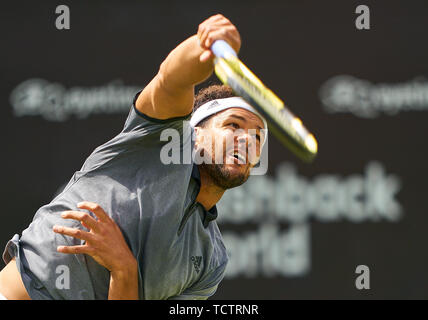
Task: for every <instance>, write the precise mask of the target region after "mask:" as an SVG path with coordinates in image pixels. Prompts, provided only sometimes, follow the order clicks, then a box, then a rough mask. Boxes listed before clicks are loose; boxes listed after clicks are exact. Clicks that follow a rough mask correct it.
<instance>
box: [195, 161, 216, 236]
mask: <svg viewBox="0 0 428 320" xmlns="http://www.w3.org/2000/svg"><path fill="white" fill-rule="evenodd" d="M192 178H193V179H194V180H195V181H196V182H197V184H198V189H200V188H201V174H200V173H199V168H198V165H196V164H193V168H192ZM198 192H199V190H198ZM200 206H201V208H202V211H200V213H201V219H202V224H203V225H204V227H205V228H206V227H208V225H209V223H210V222H211V221H213V220H215V219H216V218H217V215H218V213H217V206H216V205H214V206H213V207H212V208H211V209H209V210H208V211H207V210H205V208H204V206H203V205H202V204H200Z"/></svg>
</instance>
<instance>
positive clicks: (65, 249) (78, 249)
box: [56, 245, 92, 254]
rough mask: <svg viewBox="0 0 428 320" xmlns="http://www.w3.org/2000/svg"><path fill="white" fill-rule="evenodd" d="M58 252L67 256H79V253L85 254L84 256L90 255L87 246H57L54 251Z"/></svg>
mask: <svg viewBox="0 0 428 320" xmlns="http://www.w3.org/2000/svg"><path fill="white" fill-rule="evenodd" d="M56 250H57V251H58V252H61V253H68V254H80V253H86V254H92V250H91V248H90V247H88V246H87V245H80V246H58V247H57V249H56Z"/></svg>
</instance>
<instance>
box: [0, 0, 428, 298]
mask: <svg viewBox="0 0 428 320" xmlns="http://www.w3.org/2000/svg"><path fill="white" fill-rule="evenodd" d="M59 5H67V6H68V8H69V10H70V26H69V27H70V28H69V29H62V30H59V29H57V27H56V20H57V18H58V16H59V14H56V13H55V10H56V8H57V6H59ZM358 5H366V6H367V8H368V9H369V14H370V18H369V23H370V24H369V29H362V30H360V29H358V28H357V25H358V23H357V24H356V22H357V20H358V18H359V17H360V16H361V14H360V13H356V8H357V7H358ZM427 12H428V3H427V2H426V1H416V0H415V1H412V2H407V1H340V0H338V1H305V0H301V1H294V0H289V1H269V0H265V1H251V0H250V1H228V2H226V1H211V2H208V1H177V2H169V1H168V2H161V1H156V2H155V1H32V2H30V1H28V2H22V1H14V2H13V3H12V2H10V3H8V4H6V3H5V4H2V10H1V11H0V30H1V31H0V33H1V39H2V41H1V43H2V45H1V50H0V81H1V82H0V83H1V86H0V104H1V109H0V110H1V111H0V112H1V115H0V128H1V129H0V130H1V132H2V134H1V135H0V139H1V141H2V143H1V150H2V152H1V155H2V157H1V169H2V177H3V178H2V181H3V182H2V183H1V185H0V195H1V204H2V206H1V213H0V244H1V248H2V250H3V246H4V245H5V244H6V242H7V240H8V239H10V238H11V237H12V236H13V235H14V234H15V233H21V232H22V230H24V229H25V228H26V227H27V226H28V224H29V223H30V222H31V220H32V217H33V215H34V213H35V212H36V210H37V209H38V208H39V207H40V206H42V205H43V204H46V203H48V202H49V201H50V200H51V199H52V198H53V197H54V195H55V194H56V193H57V192H59V191H60V190H61V188H62V187H63V186H64V184H66V183H67V182H68V180H69V179H70V178H71V176H72V175H73V173H74V172H75V171H77V170H79V169H80V167H81V165H82V164H83V162H84V160H85V159H86V157H87V156H88V155H89V154H90V153H91V152H92V151H93V149H95V148H96V147H97V146H98V145H100V144H102V143H104V142H106V141H107V140H109V139H110V138H112V137H113V136H115V135H116V134H117V133H119V132H120V131H121V129H122V126H123V124H124V121H125V119H126V116H127V112H128V110H129V108H130V106H131V102H132V98H133V96H134V94H135V93H136V92H137V91H138V90H139V89H141V88H143V87H144V86H145V85H146V84H147V83H148V82H149V81H150V80H151V79H152V78H153V76H154V75H155V74H156V72H157V70H158V67H159V65H160V63H161V62H162V61H163V60H164V58H165V57H166V56H167V54H168V53H169V52H170V51H171V50H172V49H173V48H174V47H175V46H176V45H178V44H179V43H180V42H181V41H183V40H184V39H186V38H187V37H189V36H191V35H192V34H194V33H196V31H197V27H198V24H199V23H201V22H202V21H203V20H205V19H206V18H208V17H209V16H211V15H213V14H216V13H222V14H224V15H225V16H226V17H227V18H229V19H230V20H231V21H232V22H233V23H234V24H235V25H236V26H237V27H238V30H239V31H240V33H241V37H242V49H241V52H240V57H241V59H242V60H243V61H244V63H246V64H247V65H248V66H249V67H250V68H251V69H252V70H253V71H254V72H255V73H256V74H257V75H258V76H259V77H260V78H261V79H262V80H263V81H264V82H265V84H266V85H267V86H268V87H270V88H271V89H272V90H273V91H274V92H276V93H277V94H278V95H279V96H280V97H281V98H282V99H284V101H285V102H286V104H287V105H288V106H289V107H290V108H291V110H293V112H294V113H295V114H296V115H298V116H300V117H301V118H302V119H303V121H304V123H305V125H306V126H307V127H308V128H309V129H310V130H311V131H312V132H313V133H314V134H315V136H316V137H317V139H318V142H319V156H318V157H317V159H316V160H315V162H314V163H312V164H305V163H303V162H301V161H300V160H298V159H297V158H295V157H294V156H293V155H292V154H291V153H290V152H289V151H288V150H286V149H284V148H283V147H282V146H281V145H280V144H279V143H278V142H277V141H276V140H275V138H274V137H273V136H271V137H270V140H269V150H268V151H269V167H268V172H267V174H266V175H264V176H253V177H251V178H250V180H249V181H248V182H247V184H245V185H244V186H243V187H241V188H236V189H233V190H231V191H230V192H227V193H226V195H225V196H224V198H223V199H222V200H221V202H220V204H219V213H220V216H219V218H218V222H219V225H220V229H221V230H222V233H223V235H224V238H225V242H226V246H227V248H228V251H229V254H230V257H231V258H230V263H229V266H228V269H227V275H226V278H225V280H224V281H223V282H222V284H221V285H220V287H219V289H218V291H217V294H216V295H215V296H214V297H213V298H214V299H426V298H428V290H427V287H428V273H427V269H428V254H427V252H426V251H427V250H426V244H427V240H428V232H427V227H428V216H427V214H428V204H427V201H426V199H427V197H428V196H427V195H426V194H425V192H426V191H427V187H426V180H427V169H426V165H427V161H428V151H427V150H426V140H427V138H428V125H427V124H426V121H427V120H428V79H427V78H426V76H427V75H428V63H427V57H428V42H427V41H426V36H427V30H428V19H427ZM361 18H362V17H360V25H361V22H364V23H366V26H367V22H368V20H367V19H366V20H365V21H361ZM215 81H216V78H215V77H212V78H211V79H210V80H209V81H208V82H207V83H205V84H203V85H201V86H199V87H202V86H205V85H207V84H209V83H212V82H215ZM1 265H2V266H3V263H2V264H1ZM358 266H366V267H367V268H366V269H365V270H369V275H370V283H369V287H370V288H369V289H358V288H357V286H356V280H357V277H358V276H359V273H357V268H358ZM364 268H365V267H364ZM366 274H367V273H366ZM357 282H358V281H357Z"/></svg>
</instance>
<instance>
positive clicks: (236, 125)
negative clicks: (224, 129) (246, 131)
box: [227, 122, 239, 129]
mask: <svg viewBox="0 0 428 320" xmlns="http://www.w3.org/2000/svg"><path fill="white" fill-rule="evenodd" d="M227 126H228V127H229V126H230V127H233V128H235V129H238V128H239V124H237V123H236V122H231V123H229V124H227Z"/></svg>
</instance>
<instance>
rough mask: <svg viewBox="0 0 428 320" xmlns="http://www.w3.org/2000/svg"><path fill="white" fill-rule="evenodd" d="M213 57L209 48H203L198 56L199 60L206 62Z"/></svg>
mask: <svg viewBox="0 0 428 320" xmlns="http://www.w3.org/2000/svg"><path fill="white" fill-rule="evenodd" d="M212 58H214V54H213V53H212V52H211V50H204V52H202V54H201V55H200V57H199V61H200V62H207V61H208V60H210V59H212Z"/></svg>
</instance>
